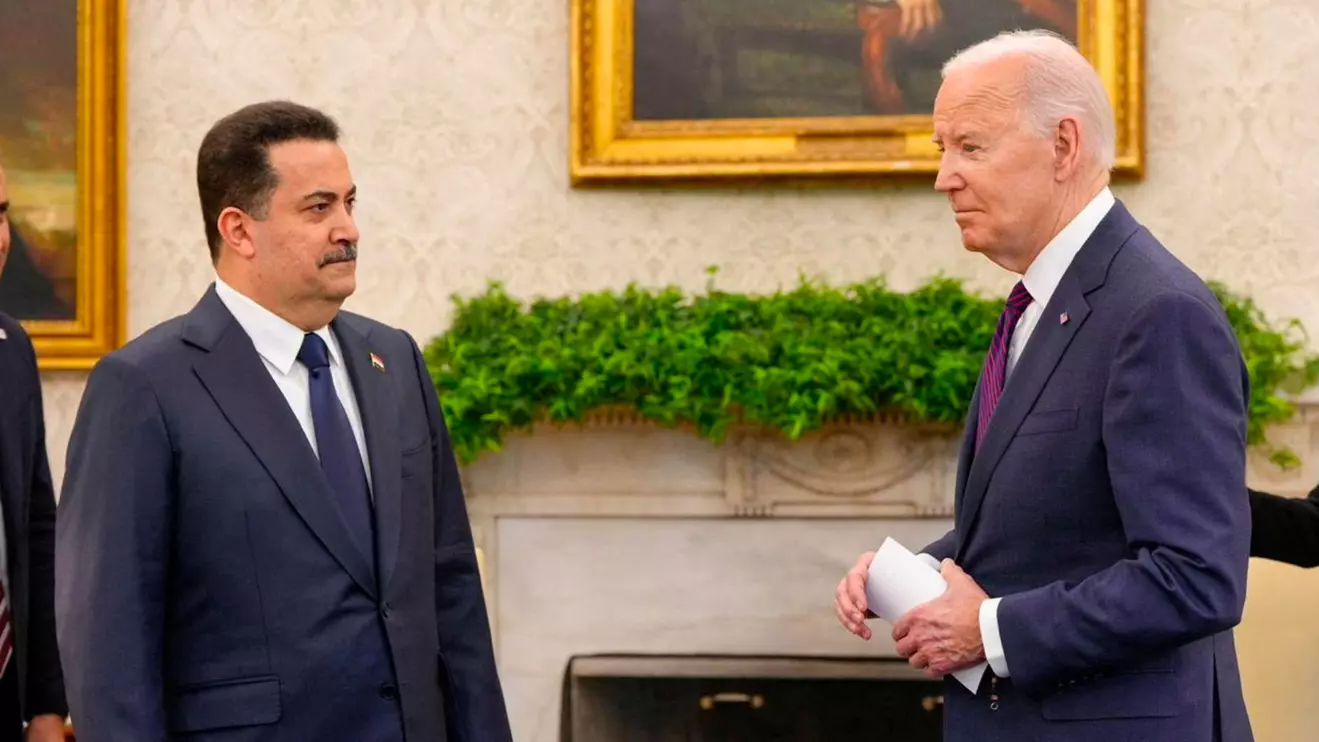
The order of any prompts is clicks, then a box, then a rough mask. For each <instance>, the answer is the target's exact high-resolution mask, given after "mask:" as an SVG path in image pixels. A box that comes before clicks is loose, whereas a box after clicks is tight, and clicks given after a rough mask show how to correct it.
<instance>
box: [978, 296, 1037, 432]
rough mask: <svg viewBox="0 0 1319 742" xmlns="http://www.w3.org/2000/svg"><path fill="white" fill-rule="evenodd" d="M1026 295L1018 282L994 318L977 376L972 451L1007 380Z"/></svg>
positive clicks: (986, 425) (1027, 302) (996, 404)
mask: <svg viewBox="0 0 1319 742" xmlns="http://www.w3.org/2000/svg"><path fill="white" fill-rule="evenodd" d="M1030 302H1031V297H1030V292H1029V291H1027V290H1026V286H1025V284H1023V283H1022V282H1021V281H1018V282H1017V285H1016V286H1013V287H1012V293H1011V294H1009V295H1008V302H1007V304H1006V305H1004V307H1003V314H1001V315H999V317H998V328H997V329H995V330H994V341H993V342H992V343H990V344H989V356H988V357H987V358H986V359H985V370H984V372H983V374H982V376H981V377H980V406H979V408H978V415H977V416H978V418H979V419H978V420H977V422H976V451H979V450H980V443H981V442H982V441H983V440H984V439H985V430H986V429H987V428H988V427H989V419H990V418H991V417H993V415H994V408H996V407H998V400H999V397H1002V396H1003V381H1004V379H1006V378H1007V370H1008V348H1009V347H1010V345H1011V343H1012V330H1013V329H1015V328H1016V326H1017V321H1018V320H1020V319H1021V315H1022V313H1023V312H1025V311H1026V307H1027V306H1029V305H1030Z"/></svg>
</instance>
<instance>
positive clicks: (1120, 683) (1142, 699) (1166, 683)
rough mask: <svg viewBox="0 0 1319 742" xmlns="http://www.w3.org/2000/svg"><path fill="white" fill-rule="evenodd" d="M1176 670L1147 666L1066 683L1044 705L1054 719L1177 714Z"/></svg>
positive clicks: (1162, 716)
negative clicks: (1084, 680)
mask: <svg viewBox="0 0 1319 742" xmlns="http://www.w3.org/2000/svg"><path fill="white" fill-rule="evenodd" d="M1178 696H1179V693H1178V688H1177V673H1176V671H1175V670H1173V668H1172V667H1171V666H1167V668H1166V669H1163V668H1160V667H1156V666H1153V665H1151V666H1148V667H1142V668H1139V669H1134V670H1132V671H1131V672H1127V673H1121V674H1114V675H1104V676H1101V677H1100V678H1099V679H1098V680H1092V681H1089V682H1085V683H1079V684H1076V685H1067V686H1065V687H1064V688H1063V689H1062V690H1060V691H1058V692H1056V693H1054V694H1053V695H1051V696H1048V697H1047V698H1045V699H1044V702H1043V703H1042V704H1041V712H1042V713H1043V715H1044V718H1046V719H1049V720H1051V721H1082V720H1089V719H1142V718H1167V717H1171V716H1176V715H1177V710H1178V709H1177V706H1178Z"/></svg>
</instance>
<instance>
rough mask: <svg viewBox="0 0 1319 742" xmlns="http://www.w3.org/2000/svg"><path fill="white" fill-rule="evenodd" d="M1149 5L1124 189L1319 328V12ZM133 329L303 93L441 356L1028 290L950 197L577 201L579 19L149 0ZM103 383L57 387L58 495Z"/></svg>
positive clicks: (375, 243) (500, 3)
mask: <svg viewBox="0 0 1319 742" xmlns="http://www.w3.org/2000/svg"><path fill="white" fill-rule="evenodd" d="M1147 5H1148V6H1149V7H1148V29H1149V31H1148V62H1147V66H1148V81H1147V90H1148V130H1149V135H1148V149H1149V177H1148V179H1147V181H1146V182H1144V183H1140V184H1134V185H1121V186H1119V187H1118V188H1117V191H1118V193H1119V196H1120V197H1121V198H1123V199H1125V200H1126V201H1127V202H1128V204H1129V205H1130V206H1131V207H1132V209H1133V210H1134V212H1135V213H1136V215H1137V216H1138V217H1139V218H1141V219H1143V220H1144V221H1145V222H1146V223H1147V224H1148V225H1149V226H1150V227H1151V228H1152V229H1153V230H1154V232H1155V233H1156V234H1158V235H1159V236H1160V237H1161V238H1163V239H1164V241H1165V242H1166V244H1167V245H1168V246H1169V247H1170V248H1171V249H1173V250H1174V251H1175V252H1176V253H1177V254H1179V255H1181V256H1182V257H1183V258H1184V259H1185V260H1187V261H1188V262H1189V263H1190V264H1191V265H1192V266H1193V267H1195V268H1196V269H1198V270H1200V271H1202V272H1203V273H1204V274H1205V275H1207V276H1210V277H1214V278H1221V279H1225V280H1227V281H1229V282H1230V283H1231V284H1233V285H1234V286H1236V287H1238V288H1242V289H1246V290H1249V291H1252V292H1254V293H1255V295H1257V296H1258V297H1259V299H1260V301H1261V302H1262V303H1263V304H1264V306H1265V307H1266V308H1267V309H1269V310H1270V311H1274V312H1279V313H1286V314H1290V315H1296V316H1299V317H1301V318H1303V319H1304V320H1306V321H1308V322H1309V323H1310V324H1312V325H1314V326H1315V327H1319V291H1315V290H1314V289H1315V286H1316V283H1319V282H1317V281H1316V279H1317V278H1319V267H1317V266H1316V259H1315V258H1316V257H1317V256H1316V253H1315V251H1314V250H1313V248H1312V247H1311V243H1310V240H1311V239H1313V238H1314V235H1313V233H1312V225H1313V224H1314V221H1313V214H1314V212H1315V207H1316V206H1319V197H1317V196H1316V192H1317V191H1316V185H1317V184H1316V183H1315V177H1316V176H1315V173H1317V172H1319V146H1316V145H1315V144H1313V142H1314V132H1316V131H1319V102H1314V101H1313V100H1312V99H1310V98H1309V97H1308V94H1309V93H1313V92H1314V91H1315V89H1316V88H1315V85H1316V80H1319V58H1316V57H1315V55H1314V54H1312V53H1310V51H1311V50H1310V49H1309V45H1310V43H1311V40H1312V39H1314V38H1315V37H1316V35H1317V34H1316V32H1317V31H1319V5H1316V4H1314V3H1312V2H1309V0H1270V2H1268V3H1264V2H1258V1H1253V0H1158V1H1157V2H1149V3H1147ZM128 66H129V75H128V76H129V81H128V82H129V85H128V96H129V106H128V115H129V125H128V133H129V140H128V163H129V173H128V198H129V207H128V208H129V219H128V249H129V286H128V291H129V330H130V332H131V333H132V334H134V335H136V334H137V333H140V332H141V331H143V330H145V329H146V328H148V327H150V326H151V325H153V324H155V323H157V322H159V321H162V320H164V319H166V318H168V317H170V316H171V315H174V314H176V313H179V312H183V311H186V310H187V309H188V308H189V307H190V306H191V305H192V303H193V302H194V301H195V300H196V298H197V297H198V296H199V294H200V293H201V292H202V291H203V290H204V288H205V286H206V284H207V282H208V280H209V279H210V277H211V274H210V264H209V262H208V260H207V258H206V248H205V246H204V242H203V238H202V225H201V220H200V214H199V210H198V207H197V204H196V197H195V187H194V183H193V170H192V168H193V165H194V158H195V153H196V148H197V145H198V143H199V141H200V139H201V137H202V135H203V133H204V132H205V130H206V128H207V127H208V126H209V125H210V124H211V123H212V122H213V121H214V120H215V119H216V118H218V117H219V116H222V115H224V114H226V113H228V112H230V111H231V110H233V109H235V108H237V107H239V106H242V105H244V104H246V103H248V102H251V101H254V100H259V99H263V98H269V97H277V96H286V97H291V98H294V99H296V100H299V101H302V102H306V103H309V104H312V105H316V106H321V107H324V108H325V109H326V110H328V111H330V112H331V113H332V114H333V115H335V116H336V117H337V118H338V119H339V120H340V121H341V123H342V124H343V126H344V128H345V130H346V133H347V142H346V145H347V147H348V149H349V153H350V157H351V161H352V164H353V169H354V174H355V176H356V178H357V179H358V182H359V184H360V187H361V199H360V201H359V204H360V205H359V210H360V211H359V213H360V219H361V228H362V233H363V239H362V247H363V258H362V260H361V264H360V285H359V286H360V287H359V290H358V294H357V295H356V296H355V297H354V298H353V299H352V300H351V302H350V307H351V308H353V309H355V310H358V311H362V312H365V313H368V314H371V315H373V316H375V317H377V318H379V319H382V320H384V321H386V322H391V323H396V324H398V325H401V326H403V327H405V328H406V329H408V330H410V331H411V332H413V333H414V334H416V335H417V337H418V338H419V339H420V340H422V341H424V340H425V338H427V337H429V336H431V335H433V334H434V333H436V332H438V331H440V330H441V329H442V328H443V327H444V326H445V323H446V317H447V314H448V312H449V298H448V297H449V295H450V293H451V292H455V291H456V292H463V293H471V292H475V291H478V290H480V289H481V288H482V287H483V285H484V282H485V281H486V280H487V279H489V278H498V279H502V280H504V281H506V282H507V283H508V284H509V286H510V288H511V290H513V291H515V292H517V293H520V294H532V293H542V292H543V293H559V292H567V291H577V290H586V289H595V288H600V287H608V286H621V285H623V284H624V283H626V282H627V281H631V280H636V281H641V282H645V283H650V284H655V283H669V282H672V283H677V284H681V285H684V286H687V287H690V288H698V287H700V286H701V285H702V284H703V283H704V281H705V275H704V273H703V272H702V269H703V267H704V266H706V265H710V264H714V265H718V266H719V267H720V268H721V273H720V281H721V283H722V284H723V285H725V286H727V287H730V288H734V289H756V290H760V289H773V288H774V287H775V286H777V285H780V284H783V283H791V282H793V281H795V280H796V276H797V273H798V271H799V270H804V271H807V272H809V273H813V274H819V275H822V276H825V277H828V278H829V279H831V280H835V281H846V280H852V279H859V278H862V277H866V276H870V275H874V274H879V273H884V274H887V275H888V276H889V277H890V279H891V281H892V283H893V284H894V285H895V286H898V287H909V286H912V285H914V284H916V283H918V282H920V281H922V280H923V279H925V278H927V277H929V276H931V275H933V274H935V273H937V272H945V273H949V274H953V275H959V276H964V277H966V278H968V279H970V280H971V281H972V282H973V284H974V285H975V286H977V287H979V288H983V289H985V290H989V291H1006V290H1007V288H1008V287H1009V286H1010V285H1011V283H1012V279H1011V278H1010V277H1009V276H1007V275H1005V274H1004V273H1002V272H1001V271H999V270H998V269H997V268H995V267H993V266H992V265H990V264H988V263H987V262H985V261H984V260H983V259H981V258H979V257H978V256H974V255H968V254H965V253H964V252H963V251H962V249H961V247H960V244H959V242H958V238H957V233H956V230H955V228H954V226H953V224H952V220H951V219H950V218H949V215H948V213H947V211H946V208H945V205H944V202H943V200H942V199H941V198H940V197H939V196H938V194H935V193H934V192H933V191H932V190H930V189H929V188H928V187H925V186H920V187H913V186H907V187H900V188H899V187H895V188H886V189H877V190H872V191H840V190H835V191H831V190H826V189H813V190H761V191H732V190H725V191H713V192H699V193H696V192H662V191H660V192H657V191H649V192H644V193H643V192H629V191H625V190H618V191H606V192H599V191H596V192H574V191H571V190H570V189H569V188H568V186H567V180H568V176H567V157H566V154H565V151H566V147H567V139H568V131H567V126H568V123H567V122H568V103H567V100H568V81H567V67H568V9H567V0H553V1H552V2H546V1H545V0H388V1H387V2H379V1H378V0H337V1H336V2H333V3H326V2H320V1H319V0H282V1H281V2H278V3H272V2H267V1H266V0H130V3H129V62H128ZM82 380H83V377H82V375H78V374H74V375H55V374H52V375H50V376H49V377H48V380H47V383H46V394H47V399H46V407H47V409H48V415H49V418H48V425H49V439H50V448H51V457H52V462H53V464H54V467H55V469H56V477H57V478H58V477H59V476H60V472H62V470H63V463H62V462H63V452H64V449H65V441H66V438H67V435H68V431H69V428H70V426H71V424H72V418H73V415H74V413H75V412H76V408H77V403H78V399H79V396H80V394H81V390H82Z"/></svg>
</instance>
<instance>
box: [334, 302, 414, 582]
mask: <svg viewBox="0 0 1319 742" xmlns="http://www.w3.org/2000/svg"><path fill="white" fill-rule="evenodd" d="M331 326H332V327H333V329H334V333H335V336H336V337H338V338H339V345H340V347H342V348H343V353H344V362H345V363H346V364H347V366H348V375H349V377H350V378H351V379H352V380H353V391H354V393H355V395H356V397H357V408H358V410H359V411H360V412H361V414H362V430H363V433H364V437H365V439H366V451H367V457H368V458H369V460H370V461H371V494H372V498H373V500H374V502H375V517H376V560H377V562H378V564H379V565H380V584H381V586H382V589H383V586H385V585H388V584H389V577H390V575H392V574H393V572H394V563H395V561H396V558H397V557H398V539H399V529H400V527H401V525H402V504H403V503H402V497H403V495H402V492H403V469H402V466H403V463H402V456H401V454H400V452H399V450H398V434H397V431H398V419H397V416H398V404H397V401H396V399H395V397H394V390H393V388H392V387H391V386H390V380H389V377H388V376H387V375H386V374H387V369H386V367H385V365H384V364H383V363H382V364H381V367H380V368H377V367H376V366H375V365H374V364H373V363H372V360H371V352H372V351H371V346H370V344H369V341H368V337H367V336H366V335H365V334H363V333H362V332H359V331H358V330H357V329H356V328H355V327H354V326H353V324H352V323H351V322H350V321H349V320H348V319H346V318H344V317H343V316H340V318H339V319H336V320H335V321H334V323H333V324H332V325H331Z"/></svg>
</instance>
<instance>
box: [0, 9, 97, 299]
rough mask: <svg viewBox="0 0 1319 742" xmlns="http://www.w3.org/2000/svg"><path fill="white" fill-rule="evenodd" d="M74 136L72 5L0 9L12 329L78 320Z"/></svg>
mask: <svg viewBox="0 0 1319 742" xmlns="http://www.w3.org/2000/svg"><path fill="white" fill-rule="evenodd" d="M77 132H78V3H77V0H0V164H3V166H4V168H5V171H6V174H7V183H8V191H9V200H10V203H11V206H10V213H11V215H12V217H13V221H12V224H11V229H12V233H13V234H12V236H13V244H12V246H11V248H10V254H9V259H8V262H7V264H6V267H5V270H4V273H3V274H0V311H4V312H7V313H8V314H11V315H13V316H14V317H16V318H18V319H19V320H71V319H74V318H75V317H76V316H77V310H78V306H77V297H78V270H77V263H78V227H77V215H78V171H77V167H78V156H77V155H78V152H77Z"/></svg>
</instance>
